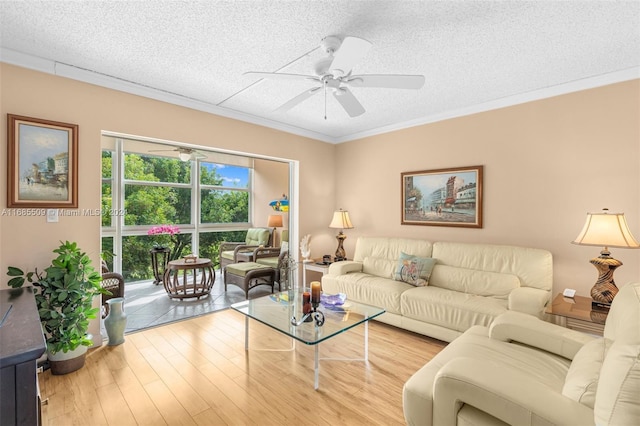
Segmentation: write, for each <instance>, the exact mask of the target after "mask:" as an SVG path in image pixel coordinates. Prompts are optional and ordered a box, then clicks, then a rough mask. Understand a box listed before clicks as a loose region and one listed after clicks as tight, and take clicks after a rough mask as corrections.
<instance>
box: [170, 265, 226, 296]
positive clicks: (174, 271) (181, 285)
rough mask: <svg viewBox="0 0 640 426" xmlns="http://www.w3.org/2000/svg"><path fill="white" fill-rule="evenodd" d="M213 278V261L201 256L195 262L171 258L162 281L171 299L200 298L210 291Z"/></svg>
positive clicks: (214, 277)
mask: <svg viewBox="0 0 640 426" xmlns="http://www.w3.org/2000/svg"><path fill="white" fill-rule="evenodd" d="M181 275H182V280H181V279H180V276H181ZM215 280H216V271H215V270H214V269H213V263H211V260H210V259H207V258H204V257H203V258H199V259H196V261H195V262H185V260H184V259H178V260H172V261H171V262H169V264H168V265H167V270H166V271H165V272H164V279H163V283H164V289H165V290H166V291H167V295H168V296H169V297H171V298H173V299H187V298H192V297H197V298H198V299H200V297H202V296H205V295H207V294H209V293H210V292H211V288H212V287H213V283H214V282H215Z"/></svg>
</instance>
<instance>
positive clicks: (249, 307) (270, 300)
mask: <svg viewBox="0 0 640 426" xmlns="http://www.w3.org/2000/svg"><path fill="white" fill-rule="evenodd" d="M293 296H294V297H293V299H294V300H293V301H289V297H288V294H287V292H281V293H276V294H272V295H269V296H263V297H258V298H255V299H251V300H246V301H244V302H240V303H235V304H233V305H231V308H232V309H234V310H236V311H238V312H240V313H241V314H243V315H245V323H244V348H245V350H249V319H250V318H251V319H254V320H256V321H258V322H261V323H263V324H265V325H267V326H269V327H271V328H273V329H274V330H277V331H279V332H280V333H282V334H285V335H287V336H289V337H291V338H292V339H293V340H292V342H293V345H292V348H291V350H294V349H295V342H296V341H299V342H302V343H304V344H305V345H313V346H315V348H314V389H318V387H319V372H320V359H321V358H320V357H319V346H320V343H322V342H324V341H325V340H328V339H330V338H332V337H334V336H337V335H338V334H341V333H343V332H345V331H347V330H349V329H351V328H353V327H355V326H357V325H360V324H364V357H363V358H358V359H344V358H322V359H324V360H329V359H333V360H345V361H365V362H366V361H368V360H369V320H371V319H372V318H375V317H377V316H378V315H382V314H383V313H384V312H385V311H384V309H382V308H378V307H375V306H370V305H365V304H363V303H357V302H353V301H349V300H348V299H347V300H346V301H345V303H344V304H343V305H341V306H324V305H323V304H320V305H319V306H318V310H319V311H320V312H322V315H323V316H324V323H323V324H322V325H318V323H317V322H316V321H315V320H312V321H310V322H301V319H302V318H303V314H302V303H301V301H302V294H301V293H295V294H293ZM295 323H299V325H295Z"/></svg>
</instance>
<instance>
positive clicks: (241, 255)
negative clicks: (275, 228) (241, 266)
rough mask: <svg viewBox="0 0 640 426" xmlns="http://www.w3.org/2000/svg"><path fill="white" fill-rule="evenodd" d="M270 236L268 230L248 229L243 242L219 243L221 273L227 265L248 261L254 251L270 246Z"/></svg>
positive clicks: (270, 231)
mask: <svg viewBox="0 0 640 426" xmlns="http://www.w3.org/2000/svg"><path fill="white" fill-rule="evenodd" d="M271 234H272V230H271V229H270V228H249V229H248V230H247V236H246V237H245V240H244V241H238V242H230V241H222V242H221V243H220V271H223V270H224V268H225V267H226V266H227V265H231V264H233V263H239V262H247V261H250V260H251V255H252V252H253V250H254V249H256V248H258V247H260V246H263V247H269V246H270V245H271V241H272V235H271Z"/></svg>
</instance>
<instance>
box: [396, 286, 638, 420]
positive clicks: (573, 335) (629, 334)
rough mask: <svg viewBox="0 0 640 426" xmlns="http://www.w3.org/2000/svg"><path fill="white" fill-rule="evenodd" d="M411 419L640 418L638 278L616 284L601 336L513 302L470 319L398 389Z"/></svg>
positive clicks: (408, 417) (406, 413) (407, 417)
mask: <svg viewBox="0 0 640 426" xmlns="http://www.w3.org/2000/svg"><path fill="white" fill-rule="evenodd" d="M403 408H404V416H405V420H406V422H407V424H408V425H411V426H418V425H419V426H430V425H435V426H440V425H443V426H449V425H456V424H457V425H505V424H511V425H580V426H587V425H593V424H597V425H600V426H609V425H610V426H613V425H628V426H632V425H633V426H635V425H639V424H640V283H635V284H627V285H626V286H624V287H622V288H621V289H620V292H619V293H618V295H617V296H616V298H615V299H614V301H613V304H612V306H611V311H610V312H609V315H608V317H607V319H606V324H605V328H604V337H597V336H591V335H587V334H583V333H580V332H577V331H574V330H569V329H566V328H563V327H560V326H557V325H555V324H551V323H548V322H545V321H542V320H540V319H538V318H535V317H533V316H531V315H523V314H520V313H517V312H507V313H505V314H502V315H501V316H499V317H498V318H497V319H496V320H495V321H494V322H493V324H491V326H490V327H482V326H476V327H472V328H471V329H469V330H467V331H466V332H465V333H464V334H463V335H462V336H461V337H459V338H458V339H456V340H455V341H453V342H452V343H450V344H449V345H447V347H446V348H444V349H443V350H442V351H441V352H440V353H439V354H438V355H436V356H435V357H434V358H433V359H432V360H431V361H429V362H428V363H427V364H426V365H425V366H424V367H422V368H421V369H420V370H418V371H417V372H416V373H415V374H414V375H413V376H412V377H411V378H409V380H407V382H406V383H405V386H404V389H403Z"/></svg>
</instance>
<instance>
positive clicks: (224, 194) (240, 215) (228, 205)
mask: <svg viewBox="0 0 640 426" xmlns="http://www.w3.org/2000/svg"><path fill="white" fill-rule="evenodd" d="M200 194H201V200H200V223H248V222H249V193H248V192H246V191H232V190H225V191H222V190H206V189H205V190H202V191H200Z"/></svg>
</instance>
